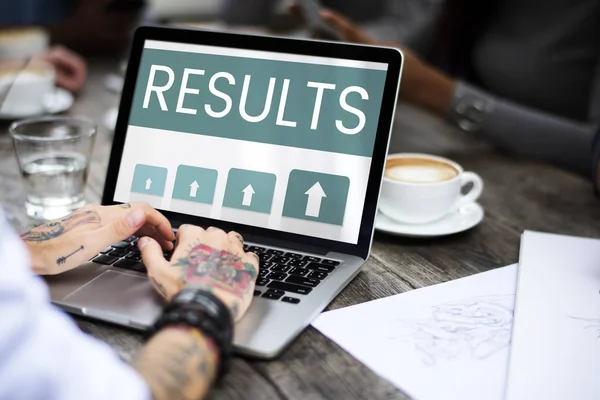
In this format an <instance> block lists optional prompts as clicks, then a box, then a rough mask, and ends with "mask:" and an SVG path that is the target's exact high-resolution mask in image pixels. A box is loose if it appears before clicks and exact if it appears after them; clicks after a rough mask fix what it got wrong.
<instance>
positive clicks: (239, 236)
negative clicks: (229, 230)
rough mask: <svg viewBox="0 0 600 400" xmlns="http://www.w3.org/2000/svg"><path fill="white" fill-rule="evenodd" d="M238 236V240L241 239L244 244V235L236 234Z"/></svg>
mask: <svg viewBox="0 0 600 400" xmlns="http://www.w3.org/2000/svg"><path fill="white" fill-rule="evenodd" d="M236 237H237V238H238V240H239V241H240V243H241V244H242V246H243V245H244V238H243V237H242V235H239V234H238V235H236Z"/></svg>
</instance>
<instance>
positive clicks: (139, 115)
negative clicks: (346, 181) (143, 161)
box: [129, 49, 386, 157]
mask: <svg viewBox="0 0 600 400" xmlns="http://www.w3.org/2000/svg"><path fill="white" fill-rule="evenodd" d="M231 52H232V53H233V54H234V53H235V49H231ZM385 78H386V71H382V70H374V69H362V68H350V67H339V66H329V65H316V64H305V63H299V62H289V61H276V60H264V59H252V58H242V57H231V56H223V55H211V54H199V53H188V52H179V51H167V50H157V49H145V50H144V53H143V55H142V60H141V65H140V68H139V75H138V81H137V84H136V88H135V93H134V99H133V106H132V110H131V117H130V121H129V124H130V125H135V126H140V127H147V128H156V129H164V130H171V131H179V132H186V133H190V134H197V135H207V136H215V137H223V138H230V139H238V140H246V141H252V142H260V143H269V144H276V145H282V146H290V147H298V148H303V149H312V150H322V151H329V152H336V153H344V154H352V155H358V156H366V157H371V156H372V153H373V146H374V143H375V136H376V134H377V125H378V121H379V113H380V107H381V101H382V96H383V90H384V86H385Z"/></svg>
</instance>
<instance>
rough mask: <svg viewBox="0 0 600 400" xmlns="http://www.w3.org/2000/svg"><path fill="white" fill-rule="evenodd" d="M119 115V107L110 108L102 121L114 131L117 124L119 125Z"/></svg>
mask: <svg viewBox="0 0 600 400" xmlns="http://www.w3.org/2000/svg"><path fill="white" fill-rule="evenodd" d="M118 116H119V109H118V108H116V107H115V108H111V109H109V110H108V111H107V112H106V113H105V114H104V117H103V118H102V123H103V125H104V127H105V128H106V129H108V130H109V131H114V130H115V126H116V125H117V117H118Z"/></svg>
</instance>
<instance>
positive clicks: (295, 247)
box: [171, 220, 330, 255]
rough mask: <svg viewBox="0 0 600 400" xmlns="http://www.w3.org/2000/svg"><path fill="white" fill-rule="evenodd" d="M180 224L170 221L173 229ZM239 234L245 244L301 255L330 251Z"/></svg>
mask: <svg viewBox="0 0 600 400" xmlns="http://www.w3.org/2000/svg"><path fill="white" fill-rule="evenodd" d="M181 224H182V223H181V222H179V221H177V220H171V225H173V227H179V226H180V225H181ZM175 230H177V228H175ZM240 233H241V234H242V235H243V236H244V240H245V241H246V242H251V243H256V244H262V245H265V246H272V247H281V248H284V249H290V250H296V251H299V252H303V253H313V254H319V255H325V254H327V253H329V251H330V249H328V248H326V247H324V246H318V245H316V246H315V245H310V244H304V243H297V242H291V241H288V240H279V239H277V238H270V237H264V236H254V235H250V234H244V233H243V232H241V231H240Z"/></svg>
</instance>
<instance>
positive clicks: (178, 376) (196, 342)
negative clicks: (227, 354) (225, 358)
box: [132, 327, 219, 400]
mask: <svg viewBox="0 0 600 400" xmlns="http://www.w3.org/2000/svg"><path fill="white" fill-rule="evenodd" d="M218 353H219V352H218V349H217V348H216V347H215V346H214V344H213V342H212V340H211V339H209V338H207V337H205V336H203V335H202V334H201V333H199V332H198V331H197V330H195V329H191V328H187V327H173V328H167V329H164V330H163V331H161V332H159V333H158V334H157V335H155V336H154V337H153V338H152V339H151V340H150V341H149V342H148V344H146V346H144V347H143V348H142V350H141V351H140V352H139V353H138V354H137V355H136V357H135V358H134V360H133V362H132V365H133V367H134V368H135V369H136V370H137V371H138V372H139V374H140V375H141V376H142V377H143V378H144V380H145V381H146V383H147V384H148V386H149V387H150V390H151V391H152V394H153V398H154V400H163V399H164V400H180V399H181V400H185V399H190V400H195V399H200V398H203V397H204V395H205V394H206V393H207V392H208V390H209V388H210V385H211V383H212V382H213V380H214V379H215V376H216V369H217V363H218V359H219V354H218Z"/></svg>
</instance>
